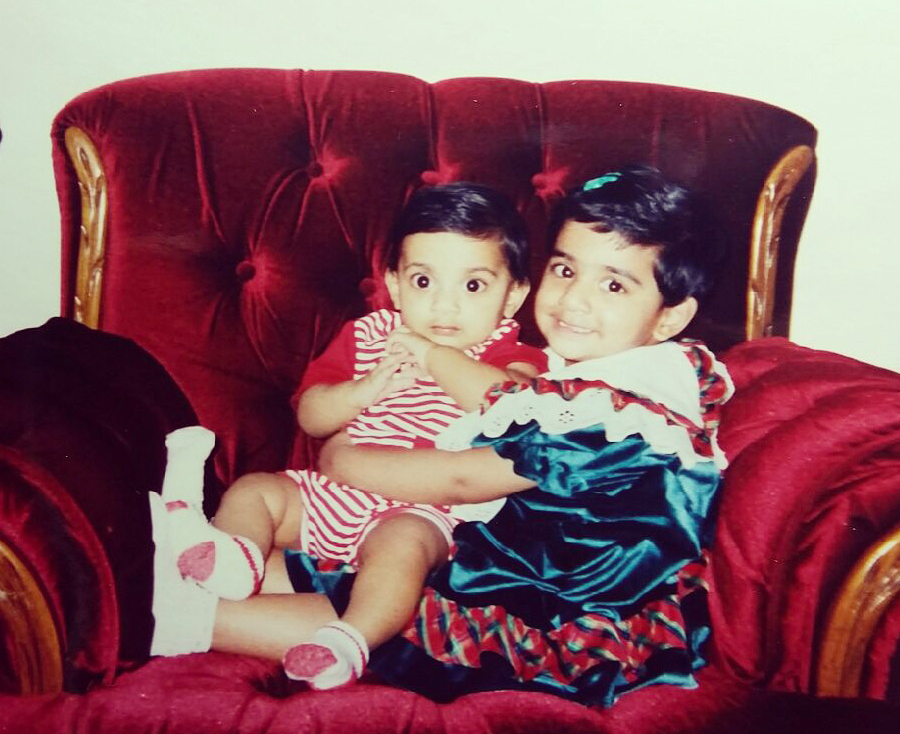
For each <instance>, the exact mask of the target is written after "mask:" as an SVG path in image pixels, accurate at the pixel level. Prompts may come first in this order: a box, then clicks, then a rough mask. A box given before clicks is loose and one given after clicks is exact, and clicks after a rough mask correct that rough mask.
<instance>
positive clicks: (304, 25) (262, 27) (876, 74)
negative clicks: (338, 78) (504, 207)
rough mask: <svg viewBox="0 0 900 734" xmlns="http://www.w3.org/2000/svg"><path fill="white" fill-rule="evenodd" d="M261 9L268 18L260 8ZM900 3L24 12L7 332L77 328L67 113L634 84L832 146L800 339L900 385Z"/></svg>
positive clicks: (278, 1) (4, 297) (11, 157)
mask: <svg viewBox="0 0 900 734" xmlns="http://www.w3.org/2000/svg"><path fill="white" fill-rule="evenodd" d="M251 5H252V9H251V8H250V6H251ZM898 21H900V3H897V2H896V0H856V2H854V3H852V4H848V3H843V2H841V3H838V2H837V1H836V0H819V2H814V0H725V1H724V2H723V1H722V0H679V2H671V0H616V1H615V2H612V1H610V0H553V1H552V2H535V3H527V2H522V0H450V1H448V0H439V1H437V2H435V1H434V0H374V1H373V0H354V1H350V0H330V2H328V3H326V2H319V1H312V0H258V1H257V2H254V3H252V4H251V3H248V2H237V1H236V0H191V1H190V2H184V1H183V0H152V1H151V0H129V1H128V2H114V1H113V0H86V2H82V3H80V4H79V3H72V2H71V1H70V0H43V1H42V2H32V0H5V1H4V2H3V3H2V5H0V128H2V131H3V142H2V143H0V335H2V334H6V333H9V332H11V331H14V330H16V329H19V328H22V327H26V326H33V325H37V324H39V323H42V322H43V321H44V320H45V319H46V318H48V317H49V316H52V315H55V314H56V313H58V309H59V306H58V292H59V282H58V270H59V266H58V243H59V227H58V209H57V204H56V198H55V192H54V188H53V178H52V172H51V165H50V144H49V136H48V133H49V128H50V122H51V120H52V118H53V115H54V114H55V113H56V111H57V110H59V108H61V107H62V106H63V104H65V102H66V101H68V100H69V99H70V98H71V97H73V96H75V95H76V94H78V93H80V92H82V91H85V90H87V89H89V88H91V87H94V86H97V85H99V84H103V83H106V82H109V81H113V80H116V79H121V78H124V77H129V76H137V75H141V74H148V73H154V72H161V71H172V70H177V69H188V68H204V67H217V66H271V67H284V68H307V69H378V70H386V71H398V72H404V73H409V74H414V75H416V76H419V77H422V78H424V79H427V80H429V81H435V80H438V79H443V78H447V77H453V76H470V75H489V76H508V77H515V78H520V79H528V80H532V81H547V80H553V79H569V78H597V79H603V78H606V79H624V80H633V81H648V82H658V83H664V84H676V85H681V86H688V87H696V88H700V89H710V90H716V91H721V92H728V93H732V94H739V95H744V96H748V97H755V98H758V99H763V100H766V101H768V102H771V103H773V104H777V105H779V106H782V107H786V108H788V109H791V110H793V111H794V112H797V113H798V114H801V115H803V116H804V117H806V118H808V119H809V120H811V121H812V122H813V123H814V124H815V125H816V126H817V127H818V128H819V132H820V143H819V148H818V155H819V177H818V183H817V190H816V193H815V196H814V200H813V204H812V208H811V210H810V213H809V217H808V220H807V225H806V228H805V230H804V235H803V239H802V241H801V246H800V253H799V256H798V264H797V274H796V278H795V286H796V292H795V296H794V316H793V327H792V333H791V336H792V338H793V339H794V340H796V341H798V342H800V343H802V344H806V345H808V346H812V347H816V348H822V349H829V350H832V351H837V352H841V353H844V354H847V355H850V356H854V357H857V358H859V359H862V360H865V361H867V362H872V363H874V364H878V365H882V366H886V367H889V368H891V369H893V370H896V371H900V338H898V329H897V326H896V323H895V322H896V321H897V317H898V316H900V295H898V291H897V281H898V277H900V254H898V253H900V245H898V242H897V239H898V235H897V230H898V227H897V226H896V225H895V218H896V213H897V210H898V209H900V204H898V203H896V202H895V198H896V194H897V192H896V191H895V190H894V184H895V182H896V179H897V176H896V172H897V171H898V170H900V165H898V164H900V153H898V150H900V146H898V145H897V143H896V141H895V137H896V135H897V131H898V130H900V104H898V91H897V90H898V89H900V54H898V51H897V48H898V43H897V30H898Z"/></svg>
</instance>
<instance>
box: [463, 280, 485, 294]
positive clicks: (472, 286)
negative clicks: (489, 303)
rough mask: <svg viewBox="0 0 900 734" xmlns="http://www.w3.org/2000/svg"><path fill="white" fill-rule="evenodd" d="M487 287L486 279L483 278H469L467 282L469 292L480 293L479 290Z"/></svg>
mask: <svg viewBox="0 0 900 734" xmlns="http://www.w3.org/2000/svg"><path fill="white" fill-rule="evenodd" d="M485 287H486V285H485V283H484V281H481V280H469V281H467V282H466V290H467V291H469V293H478V291H481V290H484V289H485Z"/></svg>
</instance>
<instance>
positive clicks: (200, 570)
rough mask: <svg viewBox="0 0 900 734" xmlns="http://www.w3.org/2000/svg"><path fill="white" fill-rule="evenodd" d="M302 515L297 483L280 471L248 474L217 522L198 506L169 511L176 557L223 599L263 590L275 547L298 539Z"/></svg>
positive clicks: (185, 571)
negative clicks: (209, 520)
mask: <svg viewBox="0 0 900 734" xmlns="http://www.w3.org/2000/svg"><path fill="white" fill-rule="evenodd" d="M301 514H302V508H301V503H300V499H299V492H298V491H297V485H296V484H295V483H294V482H293V481H292V480H291V479H288V478H287V477H285V476H283V475H280V474H263V473H257V474H248V475H246V476H244V477H241V478H240V479H238V480H237V481H236V482H235V483H234V484H233V485H232V486H231V487H229V488H228V490H227V491H226V492H225V494H224V496H223V498H222V502H221V504H220V508H219V511H218V513H217V514H216V518H215V520H214V522H213V524H210V523H208V522H207V521H206V518H205V517H204V516H203V515H202V513H200V512H199V511H197V510H196V509H194V508H192V507H189V506H186V507H175V508H173V509H172V510H171V511H170V523H169V524H170V528H171V530H172V533H171V535H172V537H173V538H174V539H175V540H174V549H173V550H174V555H175V557H176V558H177V563H178V569H179V571H180V572H181V575H182V577H183V578H186V579H191V580H193V581H194V582H196V583H197V584H198V585H200V586H202V587H203V588H205V589H207V590H209V591H211V592H212V593H214V594H215V595H216V596H219V597H221V598H223V599H244V598H246V597H247V596H249V595H251V594H254V593H256V592H257V591H258V590H259V589H260V584H261V582H262V579H263V573H264V564H265V561H266V559H267V558H268V556H269V555H270V553H271V551H272V549H273V547H276V546H277V547H282V546H284V545H287V544H289V543H290V542H292V541H293V540H294V539H295V538H296V537H297V532H298V529H299V526H300V516H301Z"/></svg>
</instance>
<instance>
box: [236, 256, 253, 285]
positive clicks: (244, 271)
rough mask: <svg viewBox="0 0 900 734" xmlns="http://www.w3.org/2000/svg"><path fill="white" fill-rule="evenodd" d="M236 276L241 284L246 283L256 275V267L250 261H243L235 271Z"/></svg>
mask: <svg viewBox="0 0 900 734" xmlns="http://www.w3.org/2000/svg"><path fill="white" fill-rule="evenodd" d="M234 275H235V277H236V278H237V279H238V280H239V281H240V282H241V283H246V282H247V281H248V280H250V279H251V278H252V277H253V276H254V275H256V266H255V265H254V264H253V263H252V262H250V261H249V260H241V262H239V263H238V264H237V267H236V268H235V269H234Z"/></svg>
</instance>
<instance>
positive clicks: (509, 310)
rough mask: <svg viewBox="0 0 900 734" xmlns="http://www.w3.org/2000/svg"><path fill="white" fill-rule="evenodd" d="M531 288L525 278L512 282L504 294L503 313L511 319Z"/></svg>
mask: <svg viewBox="0 0 900 734" xmlns="http://www.w3.org/2000/svg"><path fill="white" fill-rule="evenodd" d="M530 290H531V284H530V283H529V282H528V281H527V280H523V281H521V282H517V283H513V284H512V286H511V287H510V289H509V293H507V294H506V303H505V304H504V306H503V315H504V316H505V317H506V318H508V319H511V318H512V317H513V316H515V315H516V312H517V311H518V310H519V309H520V308H521V307H522V304H523V303H524V302H525V297H526V296H527V295H528V291H530Z"/></svg>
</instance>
